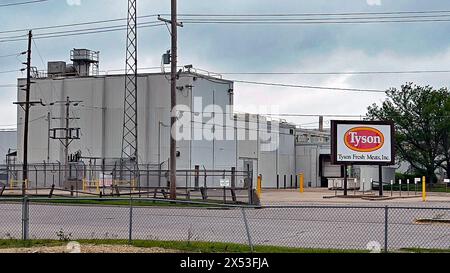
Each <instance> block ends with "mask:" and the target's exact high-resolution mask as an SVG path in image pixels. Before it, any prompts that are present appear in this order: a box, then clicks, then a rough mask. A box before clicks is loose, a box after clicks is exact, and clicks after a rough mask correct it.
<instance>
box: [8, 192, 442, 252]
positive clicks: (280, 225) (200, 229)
mask: <svg viewBox="0 0 450 273" xmlns="http://www.w3.org/2000/svg"><path fill="white" fill-rule="evenodd" d="M131 200H132V201H131ZM73 202H78V203H73ZM102 202H104V203H103V204H101V205H100V204H97V203H102ZM0 219H2V220H1V224H0V239H54V240H82V239H85V240H104V239H121V240H128V241H130V242H131V241H133V240H152V241H179V242H223V243H238V244H244V245H248V247H249V250H253V248H254V246H279V247H291V248H303V249H339V250H355V251H356V250H380V251H383V250H384V251H399V250H404V249H407V248H420V249H446V250H449V249H450V208H434V207H394V206H389V207H388V206H385V207H383V206H347V205H345V206H329V205H320V206H319V205H313V206H302V205H301V206H261V207H254V206H242V205H230V204H227V205H225V204H205V203H201V202H192V201H169V200H164V199H152V198H145V199H125V198H109V199H104V198H103V199H68V198H61V199H48V198H47V199H45V198H30V199H29V198H27V197H25V198H2V199H0Z"/></svg>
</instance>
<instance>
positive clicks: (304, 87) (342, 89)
mask: <svg viewBox="0 0 450 273" xmlns="http://www.w3.org/2000/svg"><path fill="white" fill-rule="evenodd" d="M231 81H233V82H237V83H244V84H256V85H265V86H279V87H290V88H303V89H319V90H336V91H352V92H372V93H385V92H386V90H381V89H362V88H341V87H324V86H312V85H298V84H286V83H271V82H257V81H244V80H231Z"/></svg>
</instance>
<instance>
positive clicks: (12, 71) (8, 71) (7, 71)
mask: <svg viewBox="0 0 450 273" xmlns="http://www.w3.org/2000/svg"><path fill="white" fill-rule="evenodd" d="M20 71H21V70H20V69H19V70H6V71H0V74H7V73H14V72H20Z"/></svg>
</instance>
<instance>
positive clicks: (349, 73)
mask: <svg viewBox="0 0 450 273" xmlns="http://www.w3.org/2000/svg"><path fill="white" fill-rule="evenodd" d="M214 73H217V74H221V75H371V74H425V73H450V70H404V71H341V72H337V71H335V72H214Z"/></svg>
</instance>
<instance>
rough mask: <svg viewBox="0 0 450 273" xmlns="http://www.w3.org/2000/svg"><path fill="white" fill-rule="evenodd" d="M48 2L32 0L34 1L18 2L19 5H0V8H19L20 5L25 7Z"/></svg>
mask: <svg viewBox="0 0 450 273" xmlns="http://www.w3.org/2000/svg"><path fill="white" fill-rule="evenodd" d="M48 1H49V0H34V1H26V2H19V3H8V4H0V8H3V7H12V6H21V5H27V4H37V3H43V2H48Z"/></svg>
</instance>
